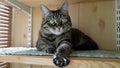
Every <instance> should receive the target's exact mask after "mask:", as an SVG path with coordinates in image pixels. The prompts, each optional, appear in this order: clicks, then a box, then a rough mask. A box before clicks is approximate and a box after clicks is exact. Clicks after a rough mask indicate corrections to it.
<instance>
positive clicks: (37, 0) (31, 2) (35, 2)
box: [17, 0, 112, 7]
mask: <svg viewBox="0 0 120 68" xmlns="http://www.w3.org/2000/svg"><path fill="white" fill-rule="evenodd" d="M17 1H18V2H21V3H23V4H25V5H27V6H30V7H39V6H40V4H45V5H47V6H58V5H61V4H62V3H63V2H64V0H17ZM95 1H112V0H68V2H69V4H75V3H80V2H95Z"/></svg>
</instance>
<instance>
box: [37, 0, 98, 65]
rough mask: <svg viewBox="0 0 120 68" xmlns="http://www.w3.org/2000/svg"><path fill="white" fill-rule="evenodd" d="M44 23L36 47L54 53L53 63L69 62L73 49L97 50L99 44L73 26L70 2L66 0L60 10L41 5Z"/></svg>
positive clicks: (64, 63) (62, 63)
mask: <svg viewBox="0 0 120 68" xmlns="http://www.w3.org/2000/svg"><path fill="white" fill-rule="evenodd" d="M40 9H41V12H42V25H41V30H40V31H39V37H38V40H37V43H36V48H37V50H39V51H45V52H47V53H54V55H53V63H54V64H55V65H56V66H58V67H64V66H66V65H68V64H69V62H70V61H69V59H68V57H69V55H70V53H71V51H72V50H96V49H98V46H97V44H96V43H95V42H94V41H93V40H92V39H91V38H90V37H88V36H87V35H85V34H84V33H82V32H81V31H80V30H78V29H75V28H72V27H71V26H72V23H71V19H70V16H69V14H68V2H67V1H66V2H64V3H63V5H62V7H61V8H60V9H58V10H54V11H53V10H49V9H48V8H47V7H46V6H44V5H41V6H40Z"/></svg>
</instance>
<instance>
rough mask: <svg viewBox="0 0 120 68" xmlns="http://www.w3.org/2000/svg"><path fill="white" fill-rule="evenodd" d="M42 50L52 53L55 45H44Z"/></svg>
mask: <svg viewBox="0 0 120 68" xmlns="http://www.w3.org/2000/svg"><path fill="white" fill-rule="evenodd" d="M44 51H45V52H47V53H54V52H55V47H53V46H46V48H45V49H44Z"/></svg>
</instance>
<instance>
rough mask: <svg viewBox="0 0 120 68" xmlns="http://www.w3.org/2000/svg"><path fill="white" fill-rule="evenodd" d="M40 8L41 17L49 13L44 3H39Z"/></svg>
mask: <svg viewBox="0 0 120 68" xmlns="http://www.w3.org/2000/svg"><path fill="white" fill-rule="evenodd" d="M40 10H41V12H42V16H43V17H46V16H47V15H48V14H49V13H50V10H49V9H48V8H47V7H46V6H44V5H40Z"/></svg>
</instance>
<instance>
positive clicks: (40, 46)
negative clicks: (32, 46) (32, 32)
mask: <svg viewBox="0 0 120 68" xmlns="http://www.w3.org/2000/svg"><path fill="white" fill-rule="evenodd" d="M36 48H37V50H39V51H45V52H47V53H54V52H55V49H56V48H55V47H54V46H53V45H50V44H49V43H47V41H46V40H42V39H39V40H38V41H37V43H36Z"/></svg>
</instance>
